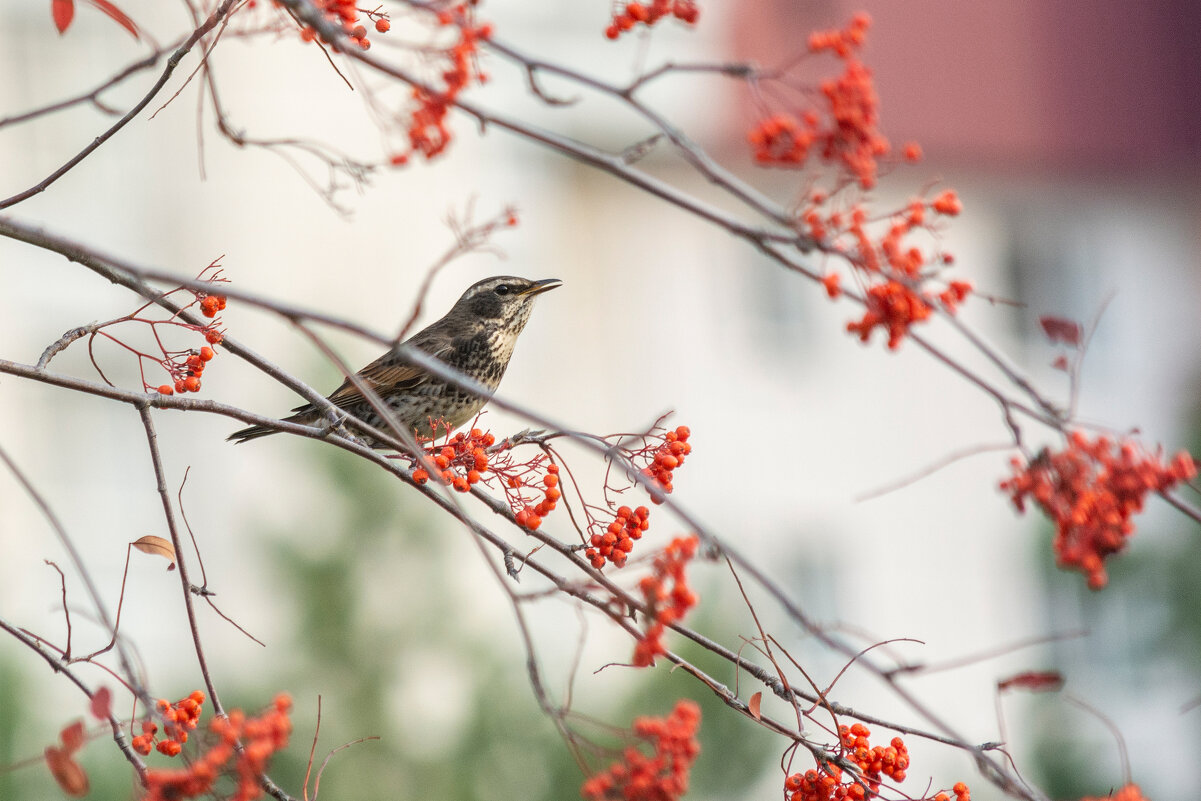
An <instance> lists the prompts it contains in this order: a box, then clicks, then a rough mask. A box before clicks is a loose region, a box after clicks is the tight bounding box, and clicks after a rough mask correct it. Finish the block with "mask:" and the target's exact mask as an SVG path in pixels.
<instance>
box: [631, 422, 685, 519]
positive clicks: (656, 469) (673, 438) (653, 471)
mask: <svg viewBox="0 0 1201 801" xmlns="http://www.w3.org/2000/svg"><path fill="white" fill-rule="evenodd" d="M690 436H692V430H691V429H689V428H688V426H677V427H676V430H675V431H667V432H664V434H663V442H662V444H660V445H659V446H658V447H656V448H655V449H654V450H653V451H652V452H651V453H650V464H648V465H647V466H646V467H645V468H644V469H643V471H642V472H643V473H645V474H646V475H647V476H649V477H650V478H651V479H653V480H654V482H655V483H656V484H657V485H658V486H659V489H661V490H663V492H664V493H667V494H670V493H671V490H672V483H671V479H672V475H673V472H674V471H675V469H676V468H677V467H679V466H680V465H682V464H684V457H685V456H687V455H688V454H690V453H692V446H691V445H689V444H688V438H689V437H690ZM651 502H652V503H663V499H662V498H658V497H655V496H654V495H652V496H651Z"/></svg>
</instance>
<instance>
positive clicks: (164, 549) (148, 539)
mask: <svg viewBox="0 0 1201 801" xmlns="http://www.w3.org/2000/svg"><path fill="white" fill-rule="evenodd" d="M130 544H131V545H133V547H135V548H137V549H138V550H139V551H141V552H142V553H148V554H150V555H151V556H161V557H163V558H164V559H166V560H168V561H169V562H171V566H170V567H168V568H167V569H168V570H174V569H175V546H173V545H172V544H171V543H170V542H169V541H168V540H165V539H163V538H162V537H156V536H154V535H153V534H147V535H146V536H145V537H141V538H139V539H137V540H134V541H133V542H132V543H130Z"/></svg>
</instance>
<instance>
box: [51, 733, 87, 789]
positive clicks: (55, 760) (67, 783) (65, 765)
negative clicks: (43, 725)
mask: <svg viewBox="0 0 1201 801" xmlns="http://www.w3.org/2000/svg"><path fill="white" fill-rule="evenodd" d="M46 767H48V768H50V774H51V775H52V776H54V780H55V781H56V782H58V786H59V787H61V788H62V789H63V792H64V793H66V794H67V795H69V796H72V797H75V798H78V797H79V796H83V795H87V794H88V774H86V773H84V771H83V768H81V767H79V763H78V762H76V761H75V760H74V759H71V756H70V754H68V753H67V752H65V751H60V750H59V749H57V748H55V747H54V746H50V747H48V748H47V749H46Z"/></svg>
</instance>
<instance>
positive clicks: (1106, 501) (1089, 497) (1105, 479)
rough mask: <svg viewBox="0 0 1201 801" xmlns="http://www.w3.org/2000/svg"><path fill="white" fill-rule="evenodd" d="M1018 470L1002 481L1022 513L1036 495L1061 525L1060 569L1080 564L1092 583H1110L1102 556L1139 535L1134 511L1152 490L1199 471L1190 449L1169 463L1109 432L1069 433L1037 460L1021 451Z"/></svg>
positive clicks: (1169, 486) (1096, 586)
mask: <svg viewBox="0 0 1201 801" xmlns="http://www.w3.org/2000/svg"><path fill="white" fill-rule="evenodd" d="M1011 465H1012V467H1013V476H1012V477H1010V478H1008V479H1006V480H1005V481H1002V482H1001V489H1002V490H1003V491H1004V492H1006V493H1008V495H1009V497H1010V499H1011V500H1012V501H1013V504H1014V506H1015V507H1016V508H1017V510H1018V511H1019V512H1024V511H1025V509H1026V501H1027V500H1028V499H1029V500H1033V501H1034V503H1035V504H1037V505H1038V506H1039V508H1041V509H1042V510H1043V513H1044V514H1046V515H1047V517H1049V518H1050V519H1051V521H1052V522H1053V523H1055V540H1054V546H1053V547H1054V549H1055V556H1056V561H1057V562H1058V564H1059V566H1060V567H1064V568H1070V569H1074V570H1079V571H1080V572H1081V573H1083V574H1084V575H1085V576H1086V577H1087V580H1088V586H1089V587H1091V588H1092V589H1094V590H1097V589H1101V588H1102V587H1104V586H1105V584H1106V582H1107V581H1108V576H1107V574H1106V572H1105V564H1104V560H1105V559H1106V558H1108V557H1109V556H1111V555H1113V554H1115V553H1118V552H1119V551H1121V550H1122V549H1123V548H1124V547H1125V546H1126V540H1127V538H1128V537H1129V536H1130V535H1131V534H1132V533H1134V524H1133V523H1132V522H1131V519H1130V518H1131V516H1132V515H1134V514H1135V513H1136V512H1139V511H1141V510H1142V508H1143V503H1144V501H1145V499H1146V496H1147V493H1148V492H1158V493H1163V492H1167V491H1169V490H1171V489H1172V488H1173V487H1175V486H1176V485H1177V484H1180V483H1181V482H1187V481H1190V480H1191V479H1192V478H1193V477H1194V476H1196V475H1197V463H1196V462H1195V461H1194V460H1193V457H1192V456H1190V455H1189V454H1188V453H1186V452H1184V451H1181V452H1180V453H1177V454H1176V455H1175V456H1174V457H1173V458H1172V460H1171V461H1170V462H1166V463H1165V462H1164V461H1163V453H1162V451H1160V452H1157V453H1155V454H1149V453H1147V452H1146V451H1144V450H1143V448H1142V447H1141V446H1140V445H1139V444H1137V443H1136V442H1133V441H1131V440H1119V441H1116V442H1115V441H1113V440H1111V439H1110V438H1109V437H1106V436H1098V437H1097V438H1096V439H1093V440H1090V439H1089V438H1088V436H1087V435H1085V434H1084V433H1083V432H1081V431H1073V432H1071V433H1070V434H1069V435H1068V437H1067V447H1065V448H1064V449H1063V450H1062V451H1056V452H1051V451H1047V450H1044V451H1042V452H1041V453H1039V454H1038V455H1037V456H1036V457H1035V458H1034V459H1031V460H1030V461H1028V462H1027V461H1025V460H1023V459H1021V458H1018V457H1015V458H1014V459H1013V460H1012V461H1011Z"/></svg>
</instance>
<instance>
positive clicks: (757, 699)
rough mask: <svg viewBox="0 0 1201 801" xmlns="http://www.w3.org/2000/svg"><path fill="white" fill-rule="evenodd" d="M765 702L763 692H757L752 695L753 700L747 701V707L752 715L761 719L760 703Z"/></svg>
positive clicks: (756, 718)
mask: <svg viewBox="0 0 1201 801" xmlns="http://www.w3.org/2000/svg"><path fill="white" fill-rule="evenodd" d="M762 703H763V693H761V692H759V693H755V694H754V695H752V696H751V700H750V701H748V702H747V705H746V706H747V709H749V710H750V712H751V717H753V718H754V719H755V720H760V713H759V705H760V704H762Z"/></svg>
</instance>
